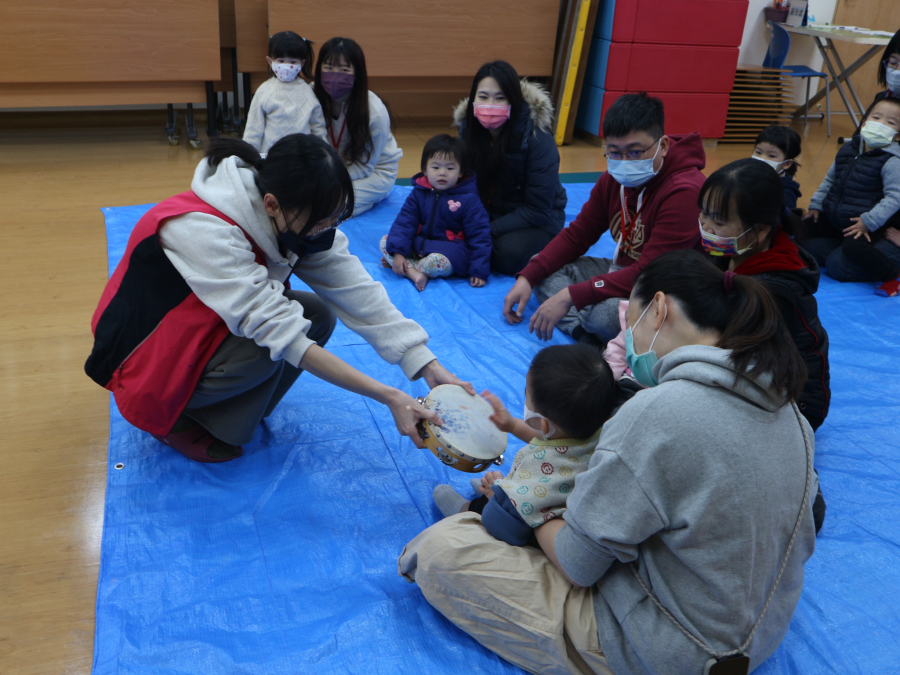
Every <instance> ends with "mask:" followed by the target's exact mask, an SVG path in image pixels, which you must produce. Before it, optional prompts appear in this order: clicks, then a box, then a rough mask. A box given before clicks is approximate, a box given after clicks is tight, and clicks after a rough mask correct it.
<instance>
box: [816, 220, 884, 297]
mask: <svg viewBox="0 0 900 675" xmlns="http://www.w3.org/2000/svg"><path fill="white" fill-rule="evenodd" d="M804 226H805V230H806V238H805V240H804V241H803V244H802V246H803V248H804V249H806V250H807V251H808V252H809V253H810V255H812V256H813V257H814V258H815V259H816V262H818V263H819V266H820V267H824V268H825V270H826V272H827V273H828V276H830V277H831V278H832V279H836V280H838V281H890V280H891V279H896V278H897V276H900V248H898V247H897V246H894V244H892V243H891V242H890V241H888V240H887V239H885V238H884V228H883V227H882V228H881V229H878V230H876V231H875V232H870V233H869V236H870V237H871V238H872V241H871V242H869V241H867V240H866V238H865V237H859V239H854V238H853V237H845V236H844V233H843V232H841V231H840V230H838V229H836V228H835V227H832V226H831V224H830V223H828V222H827V220H826V218H825V214H824V213H823V214H820V215H819V220H818V222H815V223H813V222H810V221H809V220H807V221H805V222H804Z"/></svg>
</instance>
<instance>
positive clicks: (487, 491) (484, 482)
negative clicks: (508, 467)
mask: <svg viewBox="0 0 900 675" xmlns="http://www.w3.org/2000/svg"><path fill="white" fill-rule="evenodd" d="M501 478H503V474H502V473H500V472H499V471H488V472H487V473H486V474H484V475H483V476H482V477H481V494H483V495H484V496H485V497H487V498H488V499H490V498H491V497H493V496H494V491H493V490H492V489H491V488H492V487H493V485H494V483H495V482H496V481H498V480H500V479H501Z"/></svg>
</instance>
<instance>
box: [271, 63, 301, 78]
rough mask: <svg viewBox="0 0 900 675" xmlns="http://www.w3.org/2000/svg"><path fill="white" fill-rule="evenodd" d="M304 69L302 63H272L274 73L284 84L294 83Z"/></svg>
mask: <svg viewBox="0 0 900 675" xmlns="http://www.w3.org/2000/svg"><path fill="white" fill-rule="evenodd" d="M302 69H303V64H302V63H278V61H273V62H272V72H273V73H275V77H277V78H278V79H279V80H280V81H282V82H293V81H294V80H296V79H297V76H298V75H299V74H300V71H301V70H302Z"/></svg>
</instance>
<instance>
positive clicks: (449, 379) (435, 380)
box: [419, 359, 475, 396]
mask: <svg viewBox="0 0 900 675" xmlns="http://www.w3.org/2000/svg"><path fill="white" fill-rule="evenodd" d="M419 375H421V376H422V377H424V378H425V381H426V382H427V383H428V387H429V389H434V388H435V387H436V386H438V385H439V384H458V385H459V386H460V387H462V388H463V389H465V390H466V391H467V392H469V393H470V394H472V396H475V387H473V386H472V383H471V382H464V381H462V380H460V379H459V378H458V377H457V376H456V375H454V374H453V373H451V372H450V371H449V370H447V369H446V368H444V366H442V365H441V364H440V362H439V361H438V360H437V359H435V360H434V361H429V362H428V363H427V364H425V366H424V367H423V368H422V370H420V371H419Z"/></svg>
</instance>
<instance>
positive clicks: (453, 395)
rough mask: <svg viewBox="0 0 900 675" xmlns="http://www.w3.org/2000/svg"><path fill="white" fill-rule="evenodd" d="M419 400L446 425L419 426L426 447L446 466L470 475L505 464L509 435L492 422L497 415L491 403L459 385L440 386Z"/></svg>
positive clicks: (420, 424)
mask: <svg viewBox="0 0 900 675" xmlns="http://www.w3.org/2000/svg"><path fill="white" fill-rule="evenodd" d="M416 400H418V402H419V403H421V404H422V405H423V406H425V407H426V408H427V409H428V410H433V411H434V412H436V413H437V414H438V417H440V418H441V419H442V420H443V421H444V425H443V426H437V425H435V424H432V423H431V422H429V421H428V420H421V421H420V422H419V423H418V425H417V428H418V430H419V436H420V437H421V438H422V440H423V441H424V442H425V447H427V448H428V449H429V450H431V452H432V453H433V454H434V456H435V457H437V458H438V459H439V460H441V461H442V462H443V463H444V464H446V465H447V466H452V467H453V468H454V469H458V470H460V471H465V472H466V473H476V472H479V471H484V470H485V469H487V468H488V467H489V466H491V464H496V465H498V466H499V465H501V464H503V451H504V450H506V434H505V433H503V432H502V431H500V430H499V429H498V428H497V427H496V426H494V423H493V422H491V420H490V419H489V417H490V416H491V415H493V414H494V409H493V408H492V407H491V404H490V403H488V402H487V401H485V400H484V399H483V398H481V397H480V396H472V395H471V394H470V393H469V392H467V391H466V390H465V389H463V388H462V387H460V386H459V385H456V384H441V385H438V386H437V387H435V388H434V389H432V390H431V393H429V394H428V396H427V397H425V398H418V399H416Z"/></svg>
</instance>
